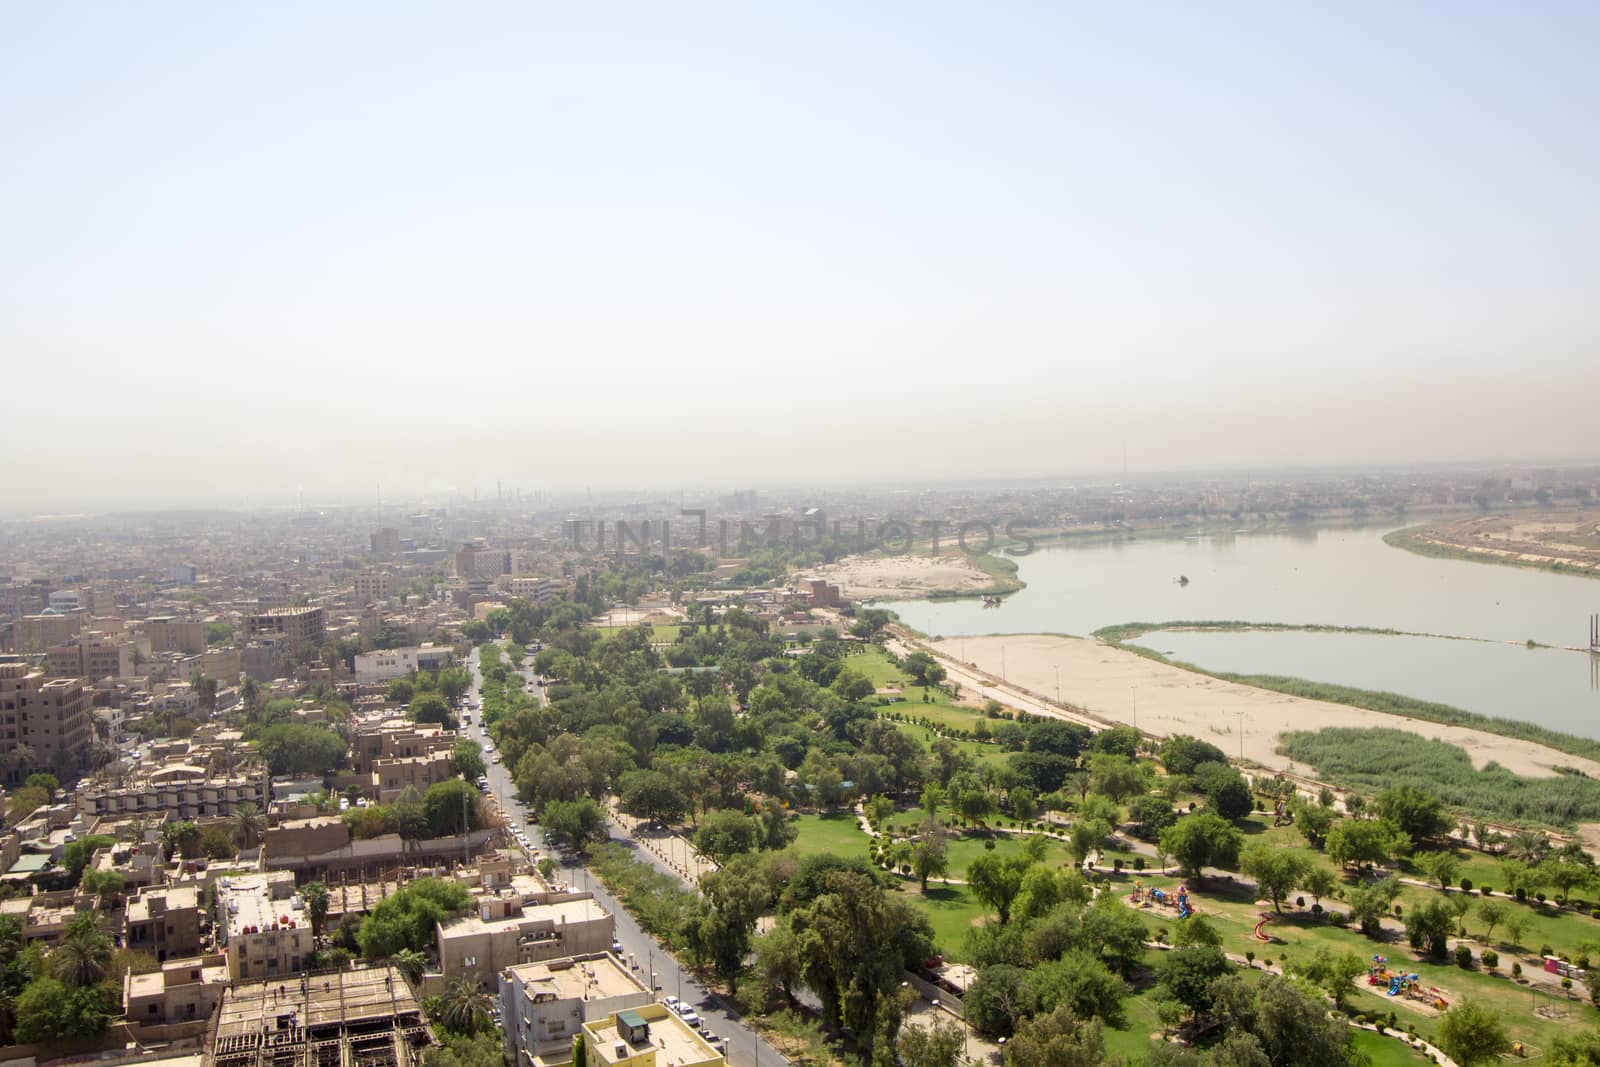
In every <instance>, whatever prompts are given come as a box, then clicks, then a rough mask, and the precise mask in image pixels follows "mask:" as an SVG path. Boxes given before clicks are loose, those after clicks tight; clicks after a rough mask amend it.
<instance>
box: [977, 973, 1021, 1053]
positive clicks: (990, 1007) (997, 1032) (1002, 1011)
mask: <svg viewBox="0 0 1600 1067" xmlns="http://www.w3.org/2000/svg"><path fill="white" fill-rule="evenodd" d="M1027 986H1028V972H1026V971H1024V970H1023V969H1022V968H1020V967H1014V966H1012V965H1011V964H1008V963H996V964H991V965H990V966H988V967H984V968H983V969H981V970H980V971H979V972H978V977H977V978H976V979H975V980H974V981H973V983H972V984H971V985H970V986H968V987H967V993H966V996H965V997H964V998H963V1004H964V1005H965V1006H966V1012H967V1021H968V1022H970V1023H972V1028H973V1029H974V1030H976V1031H977V1032H978V1033H980V1034H982V1035H984V1036H985V1037H989V1038H995V1037H1005V1038H1009V1037H1010V1036H1011V1035H1012V1034H1014V1033H1015V1032H1016V1027H1017V1023H1018V1022H1020V1021H1021V1020H1022V1018H1023V1017H1024V1016H1025V1015H1026V1014H1027V1012H1028V1003H1029V999H1030V994H1029V992H1028V988H1027Z"/></svg>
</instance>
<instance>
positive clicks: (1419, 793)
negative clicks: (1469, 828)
mask: <svg viewBox="0 0 1600 1067" xmlns="http://www.w3.org/2000/svg"><path fill="white" fill-rule="evenodd" d="M1377 808H1378V817H1379V818H1380V819H1388V820H1389V821H1390V822H1392V823H1394V824H1395V825H1396V826H1398V827H1399V828H1400V830H1401V832H1403V833H1404V834H1406V835H1407V836H1408V837H1410V838H1411V839H1412V840H1413V841H1420V840H1423V839H1424V838H1430V837H1443V836H1444V835H1445V834H1447V833H1449V832H1450V830H1451V828H1452V827H1454V826H1455V820H1454V819H1452V818H1451V817H1450V813H1449V812H1447V811H1445V810H1444V801H1442V800H1440V799H1439V798H1438V797H1436V796H1434V795H1433V794H1432V793H1430V792H1428V791H1427V790H1425V789H1419V788H1418V787H1416V786H1414V785H1397V786H1393V787H1391V788H1389V789H1385V790H1384V791H1383V792H1382V793H1380V794H1378V800H1377Z"/></svg>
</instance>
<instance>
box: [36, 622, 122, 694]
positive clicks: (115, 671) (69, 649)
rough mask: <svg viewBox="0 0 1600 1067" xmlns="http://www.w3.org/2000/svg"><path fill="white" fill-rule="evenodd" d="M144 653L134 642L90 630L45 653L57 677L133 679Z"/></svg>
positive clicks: (47, 661) (50, 672)
mask: <svg viewBox="0 0 1600 1067" xmlns="http://www.w3.org/2000/svg"><path fill="white" fill-rule="evenodd" d="M141 656H142V653H141V651H140V649H139V646H138V645H137V644H136V643H134V642H133V641H126V640H122V639H120V638H117V637H112V636H108V635H104V634H95V633H86V634H82V635H81V636H79V637H76V638H73V639H72V640H70V641H67V642H65V643H64V644H59V645H52V646H51V647H50V648H49V649H48V650H46V652H45V670H46V671H47V672H48V673H49V674H51V675H52V676H53V677H56V678H84V679H87V680H89V681H91V682H98V681H100V680H101V679H102V678H131V677H133V675H134V673H135V671H136V670H137V667H138V663H139V660H140V658H141Z"/></svg>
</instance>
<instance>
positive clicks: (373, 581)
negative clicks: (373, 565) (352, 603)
mask: <svg viewBox="0 0 1600 1067" xmlns="http://www.w3.org/2000/svg"><path fill="white" fill-rule="evenodd" d="M394 581H395V579H394V576H393V575H391V574H386V573H384V572H383V571H363V572H362V573H360V574H358V575H356V576H355V580H354V582H353V583H352V589H351V592H352V593H354V594H355V598H356V599H357V600H359V601H361V602H362V603H363V604H370V603H372V602H373V601H374V600H388V599H389V598H390V597H391V596H393V595H394Z"/></svg>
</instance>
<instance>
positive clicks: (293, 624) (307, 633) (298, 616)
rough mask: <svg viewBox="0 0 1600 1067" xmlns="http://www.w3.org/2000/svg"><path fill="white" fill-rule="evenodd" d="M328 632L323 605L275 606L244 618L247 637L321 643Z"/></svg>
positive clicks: (294, 642)
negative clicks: (317, 606) (314, 606)
mask: <svg viewBox="0 0 1600 1067" xmlns="http://www.w3.org/2000/svg"><path fill="white" fill-rule="evenodd" d="M326 632H327V620H326V618H325V617H324V613H323V610H322V609H321V608H275V609H273V610H271V611H263V612H258V613H256V614H254V615H246V616H245V617H244V634H245V639H246V640H249V641H256V640H262V639H270V640H278V641H287V642H289V643H290V644H291V645H296V646H298V645H307V644H309V645H320V644H322V637H323V634H325V633H326Z"/></svg>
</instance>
